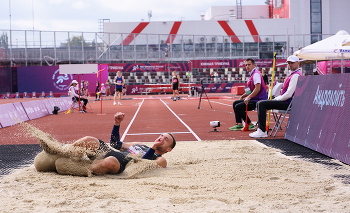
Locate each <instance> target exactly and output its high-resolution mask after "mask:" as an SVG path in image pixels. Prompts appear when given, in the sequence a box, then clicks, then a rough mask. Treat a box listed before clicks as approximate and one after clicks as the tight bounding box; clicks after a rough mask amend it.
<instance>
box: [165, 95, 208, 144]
mask: <svg viewBox="0 0 350 213" xmlns="http://www.w3.org/2000/svg"><path fill="white" fill-rule="evenodd" d="M159 100H160V101H161V102H163V104H164V105H165V106H166V107H167V108H168V109H169V110H170V112H172V113H173V114H174V115H175V117H176V118H177V119H179V121H180V122H181V123H182V124H183V125H185V127H186V128H187V129H188V130H189V131H190V132H191V133H192V135H193V136H194V137H195V138H196V139H197V140H198V141H202V140H201V139H200V138H199V137H198V136H197V135H196V133H194V132H193V131H192V129H191V128H190V127H189V126H188V125H187V124H186V123H185V122H183V121H182V120H181V118H179V116H177V115H176V114H175V112H174V111H173V110H171V109H170V107H169V106H168V105H167V104H166V103H165V102H164V101H163V100H162V99H159Z"/></svg>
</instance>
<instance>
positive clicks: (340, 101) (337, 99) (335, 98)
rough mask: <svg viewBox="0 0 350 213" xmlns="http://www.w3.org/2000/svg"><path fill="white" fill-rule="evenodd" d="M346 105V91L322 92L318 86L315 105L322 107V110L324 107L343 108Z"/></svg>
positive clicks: (340, 85)
mask: <svg viewBox="0 0 350 213" xmlns="http://www.w3.org/2000/svg"><path fill="white" fill-rule="evenodd" d="M341 87H342V84H339V88H341ZM344 103H345V90H340V89H339V90H322V89H320V85H318V87H317V91H316V94H315V98H314V101H313V104H316V105H318V107H321V110H322V108H323V106H334V107H343V106H344Z"/></svg>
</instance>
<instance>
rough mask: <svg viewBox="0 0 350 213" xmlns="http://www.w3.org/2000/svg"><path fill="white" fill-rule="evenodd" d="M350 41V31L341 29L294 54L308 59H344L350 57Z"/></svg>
mask: <svg viewBox="0 0 350 213" xmlns="http://www.w3.org/2000/svg"><path fill="white" fill-rule="evenodd" d="M349 41H350V35H349V33H347V32H346V31H344V30H340V31H339V32H337V33H336V34H335V35H333V36H331V37H329V38H326V39H323V40H321V41H318V42H316V43H314V44H311V45H309V46H306V47H304V48H302V49H301V50H300V51H299V52H298V53H294V54H295V55H296V56H298V57H299V58H301V59H307V60H320V61H323V60H333V59H341V60H342V61H343V59H350V46H347V45H350V42H349ZM343 44H344V46H343ZM342 72H343V66H342Z"/></svg>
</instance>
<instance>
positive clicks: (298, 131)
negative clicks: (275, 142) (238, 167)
mask: <svg viewBox="0 0 350 213" xmlns="http://www.w3.org/2000/svg"><path fill="white" fill-rule="evenodd" d="M349 81H350V74H346V73H345V74H335V75H319V76H302V77H299V81H298V85H297V89H296V91H295V97H294V100H293V106H292V110H291V113H290V116H289V120H288V127H287V130H286V134H285V138H286V139H288V140H291V141H293V142H295V143H298V144H300V145H303V146H306V147H308V148H310V149H313V150H315V151H317V152H320V153H323V154H325V155H327V156H330V157H332V158H335V159H338V160H340V161H342V162H344V163H347V164H350V142H349V138H350V131H349V121H350V110H349V106H350V84H349Z"/></svg>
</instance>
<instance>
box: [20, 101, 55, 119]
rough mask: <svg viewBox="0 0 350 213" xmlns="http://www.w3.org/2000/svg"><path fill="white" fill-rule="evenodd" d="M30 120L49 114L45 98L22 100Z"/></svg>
mask: <svg viewBox="0 0 350 213" xmlns="http://www.w3.org/2000/svg"><path fill="white" fill-rule="evenodd" d="M22 105H23V108H24V109H25V111H26V113H27V115H28V117H29V119H30V120H33V119H36V118H41V117H43V116H46V115H49V112H48V110H47V109H46V106H45V103H44V101H43V100H38V101H28V102H22Z"/></svg>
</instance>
